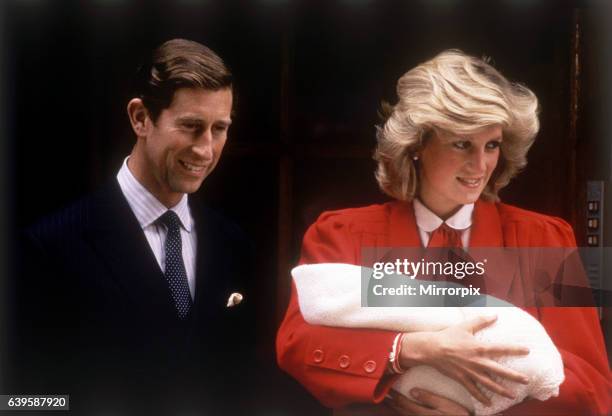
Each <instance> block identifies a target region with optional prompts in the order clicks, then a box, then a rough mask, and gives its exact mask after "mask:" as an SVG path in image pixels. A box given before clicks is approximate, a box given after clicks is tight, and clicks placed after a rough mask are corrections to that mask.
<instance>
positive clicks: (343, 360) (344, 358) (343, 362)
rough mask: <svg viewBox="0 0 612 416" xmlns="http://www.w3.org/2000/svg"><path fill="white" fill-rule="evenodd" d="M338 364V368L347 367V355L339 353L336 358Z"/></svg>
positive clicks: (348, 363)
mask: <svg viewBox="0 0 612 416" xmlns="http://www.w3.org/2000/svg"><path fill="white" fill-rule="evenodd" d="M338 365H339V366H340V368H347V367H348V366H349V365H351V359H350V358H349V357H348V355H341V356H340V358H339V359H338Z"/></svg>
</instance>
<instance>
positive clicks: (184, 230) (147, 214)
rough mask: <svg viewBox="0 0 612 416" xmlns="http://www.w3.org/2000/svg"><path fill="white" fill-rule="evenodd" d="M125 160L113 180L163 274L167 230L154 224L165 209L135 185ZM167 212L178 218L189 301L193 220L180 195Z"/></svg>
mask: <svg viewBox="0 0 612 416" xmlns="http://www.w3.org/2000/svg"><path fill="white" fill-rule="evenodd" d="M127 160H128V158H127V157H126V158H125V160H124V161H123V165H122V166H121V169H119V173H117V181H118V182H119V186H120V187H121V192H123V195H124V196H125V199H127V202H128V204H129V205H130V208H131V209H132V212H133V213H134V215H135V216H136V219H137V220H138V222H139V223H140V226H141V227H142V231H143V232H144V235H145V237H146V238H147V241H148V242H149V246H150V247H151V250H152V251H153V254H154V255H155V259H156V260H157V264H159V267H160V269H161V270H162V272H164V271H165V270H166V258H165V257H166V256H165V252H164V242H165V241H166V235H167V234H168V230H167V229H166V226H165V225H163V224H158V223H156V222H155V221H157V219H158V218H159V217H160V216H161V215H162V214H163V213H164V212H166V211H167V210H168V208H166V206H165V205H164V204H162V203H161V202H159V200H158V199H157V198H155V197H154V196H153V194H151V192H149V191H148V190H147V189H146V188H145V187H144V186H142V184H141V183H140V182H138V180H137V179H136V178H135V177H134V175H133V174H132V172H131V171H130V169H129V168H128V165H127ZM170 209H171V210H172V211H174V212H175V213H176V215H178V217H179V219H180V221H181V243H182V244H181V245H182V250H183V262H184V264H185V271H186V273H187V282H188V283H189V291H190V292H191V299H193V298H194V294H195V268H196V253H197V251H196V248H197V238H196V232H195V227H194V223H193V218H192V216H191V212H190V210H189V204H188V203H187V194H185V195H183V197H182V198H181V200H180V201H179V203H178V204H176V205H175V206H173V207H172V208H170Z"/></svg>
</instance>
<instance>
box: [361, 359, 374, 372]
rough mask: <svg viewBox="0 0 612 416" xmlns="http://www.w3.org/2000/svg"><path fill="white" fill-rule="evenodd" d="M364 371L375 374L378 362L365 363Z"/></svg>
mask: <svg viewBox="0 0 612 416" xmlns="http://www.w3.org/2000/svg"><path fill="white" fill-rule="evenodd" d="M363 369H364V370H365V372H366V373H373V372H374V371H376V362H375V361H372V360H370V361H366V362H365V363H363Z"/></svg>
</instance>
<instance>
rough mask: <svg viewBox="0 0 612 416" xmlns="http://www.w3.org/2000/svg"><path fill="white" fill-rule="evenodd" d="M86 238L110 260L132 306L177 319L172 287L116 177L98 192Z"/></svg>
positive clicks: (118, 282) (99, 252) (119, 283)
mask: <svg viewBox="0 0 612 416" xmlns="http://www.w3.org/2000/svg"><path fill="white" fill-rule="evenodd" d="M91 212H92V218H91V219H92V221H91V224H92V226H91V228H90V229H89V230H88V231H87V232H86V236H85V238H86V239H87V240H88V241H89V242H90V244H91V245H92V246H93V248H94V250H95V251H96V252H97V253H98V255H99V256H100V257H101V258H102V259H103V261H104V262H105V263H106V264H107V266H108V268H109V269H110V271H111V275H112V278H113V279H114V280H115V281H116V282H117V284H118V285H119V286H120V287H122V288H123V289H124V291H125V294H126V296H127V297H128V298H129V299H130V301H131V303H132V305H133V306H136V307H137V309H139V310H140V311H142V312H144V313H147V314H152V315H155V316H158V315H162V316H165V317H167V318H168V319H175V318H176V312H175V308H174V305H173V304H172V300H171V294H170V290H169V288H168V284H167V282H166V280H165V277H164V275H163V273H162V272H161V270H160V268H159V265H158V263H157V261H156V259H155V256H154V255H153V252H152V251H151V247H150V246H149V244H148V241H147V239H146V237H145V236H144V233H143V231H142V228H141V227H140V224H139V223H138V221H137V219H136V217H135V216H134V214H133V212H132V210H131V208H130V207H129V205H128V203H127V201H126V199H125V197H124V196H123V194H122V192H121V189H120V188H119V185H118V183H117V182H116V181H113V182H112V183H111V184H110V185H109V186H107V187H106V188H104V189H103V191H102V192H100V193H99V194H97V195H96V197H95V198H94V201H93V204H92V209H91Z"/></svg>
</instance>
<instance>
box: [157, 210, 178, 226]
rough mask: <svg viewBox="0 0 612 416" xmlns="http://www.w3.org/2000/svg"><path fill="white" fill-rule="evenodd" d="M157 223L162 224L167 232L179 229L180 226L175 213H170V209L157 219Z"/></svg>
mask: <svg viewBox="0 0 612 416" xmlns="http://www.w3.org/2000/svg"><path fill="white" fill-rule="evenodd" d="M157 221H159V222H161V223H162V224H164V225H165V226H166V227H168V229H169V230H176V229H180V226H181V220H180V219H179V217H178V215H176V212H174V211H172V210H170V209H169V210H168V211H166V212H164V213H163V214H162V215H161V216H160V217H159V218H158V219H157Z"/></svg>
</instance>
